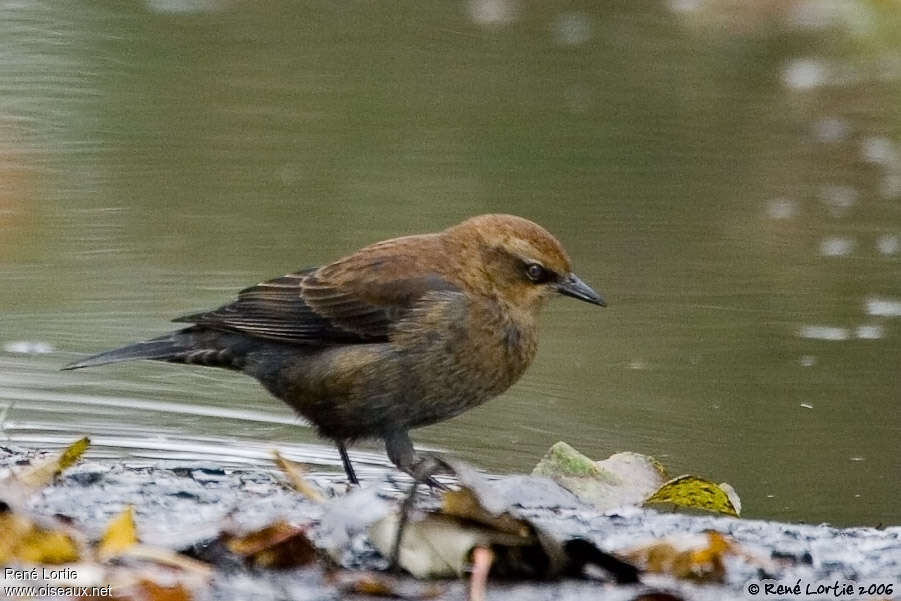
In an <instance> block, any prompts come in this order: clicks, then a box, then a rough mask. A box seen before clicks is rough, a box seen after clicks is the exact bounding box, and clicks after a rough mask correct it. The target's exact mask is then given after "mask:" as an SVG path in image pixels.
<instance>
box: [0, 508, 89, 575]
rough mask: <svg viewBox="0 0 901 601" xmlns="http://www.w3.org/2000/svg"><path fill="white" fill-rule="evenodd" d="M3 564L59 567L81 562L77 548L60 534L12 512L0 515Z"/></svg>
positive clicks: (0, 553) (66, 536)
mask: <svg viewBox="0 0 901 601" xmlns="http://www.w3.org/2000/svg"><path fill="white" fill-rule="evenodd" d="M0 532H2V533H3V536H2V537H0V564H6V563H9V562H11V561H12V560H18V561H25V562H30V563H47V564H59V563H68V562H71V561H78V558H79V553H78V546H77V545H76V544H75V541H74V540H72V538H71V537H70V536H69V535H68V534H66V533H65V532H62V531H60V530H47V529H45V528H41V527H39V526H37V525H36V524H35V523H34V522H32V521H31V520H29V519H28V518H25V517H22V516H19V515H16V514H14V513H12V512H6V513H2V514H0Z"/></svg>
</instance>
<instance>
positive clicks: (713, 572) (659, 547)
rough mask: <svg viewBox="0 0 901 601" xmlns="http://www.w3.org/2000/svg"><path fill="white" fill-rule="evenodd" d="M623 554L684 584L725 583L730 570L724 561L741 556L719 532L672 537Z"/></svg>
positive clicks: (650, 569)
mask: <svg viewBox="0 0 901 601" xmlns="http://www.w3.org/2000/svg"><path fill="white" fill-rule="evenodd" d="M622 554H623V555H624V556H625V557H626V558H628V559H630V560H632V561H633V562H635V563H636V564H638V565H640V566H642V567H643V568H644V569H645V570H647V571H648V572H654V573H660V574H669V575H670V576H673V577H675V578H679V579H682V580H694V581H697V582H722V581H723V577H724V576H725V573H726V569H725V567H724V564H723V558H724V557H725V556H726V555H730V554H733V555H738V554H740V553H739V552H738V551H737V547H736V546H735V545H734V543H732V542H731V541H730V540H729V539H728V538H726V537H725V536H723V535H722V534H720V533H719V532H712V531H711V532H707V533H705V535H704V538H699V537H697V536H694V535H690V536H685V537H681V538H678V537H671V538H670V539H665V540H661V541H656V542H653V543H650V544H647V545H641V546H639V547H634V548H632V549H627V550H625V551H623V552H622Z"/></svg>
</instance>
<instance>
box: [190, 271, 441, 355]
mask: <svg viewBox="0 0 901 601" xmlns="http://www.w3.org/2000/svg"><path fill="white" fill-rule="evenodd" d="M384 261H385V259H384V258H381V259H380V264H382V263H384ZM333 265H335V264H333ZM366 267H367V266H365V265H358V266H357V270H356V273H357V274H358V277H354V278H348V277H346V270H345V269H337V270H336V269H334V268H333V266H327V267H325V268H321V269H316V268H313V269H307V270H304V271H299V272H297V273H291V274H288V275H285V276H282V277H280V278H275V279H273V280H269V281H266V282H262V283H260V284H257V285H256V286H251V287H250V288H246V289H245V290H242V291H241V292H240V293H239V295H238V298H237V300H235V301H234V302H232V303H230V304H228V305H225V306H223V307H220V308H218V309H215V310H213V311H207V312H204V313H197V314H194V315H187V316H184V317H180V318H178V319H176V320H175V321H179V322H189V323H195V324H198V325H202V326H206V327H210V328H214V329H221V330H228V331H236V332H241V333H243V334H247V335H250V336H256V337H260V338H266V339H270V340H276V341H279V342H286V343H291V344H302V345H313V346H319V345H327V344H348V343H363V342H384V341H387V339H388V335H389V333H390V330H391V327H392V326H393V325H394V324H395V323H397V321H399V320H400V319H401V318H402V317H403V316H404V315H405V314H406V312H407V311H408V310H409V308H410V307H411V306H412V305H413V304H414V303H415V302H416V301H417V300H418V299H419V298H420V297H421V296H422V295H424V294H425V293H427V292H429V291H432V290H446V289H453V286H451V285H450V284H448V283H447V282H446V281H445V280H443V279H441V278H440V277H438V276H436V275H432V274H427V273H426V274H423V273H412V274H407V275H405V276H403V277H389V278H386V277H384V275H383V273H381V270H379V269H375V268H373V269H371V270H370V269H367V268H366ZM369 267H371V266H369ZM390 271H393V272H395V273H397V271H401V272H403V270H393V269H392V270H390ZM361 274H362V275H361ZM377 276H378V277H377Z"/></svg>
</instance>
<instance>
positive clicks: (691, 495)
mask: <svg viewBox="0 0 901 601" xmlns="http://www.w3.org/2000/svg"><path fill="white" fill-rule="evenodd" d="M651 503H672V504H673V505H678V506H679V507H687V508H691V509H703V510H706V511H714V512H717V513H724V514H726V515H731V516H734V517H738V514H739V511H741V503H740V502H739V500H738V495H736V494H735V491H734V490H732V487H731V486H729V485H728V484H715V483H713V482H711V481H710V480H705V479H703V478H698V477H697V476H690V475H688V476H679V477H678V478H673V479H672V480H670V481H669V482H666V483H665V484H664V485H663V486H661V487H660V488H658V489H657V491H656V492H655V493H654V494H652V495H651V496H650V497H648V498H647V499H645V504H646V505H647V504H651Z"/></svg>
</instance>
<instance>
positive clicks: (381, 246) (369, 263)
mask: <svg viewBox="0 0 901 601" xmlns="http://www.w3.org/2000/svg"><path fill="white" fill-rule="evenodd" d="M558 295H564V296H569V297H573V298H576V299H579V300H582V301H585V302H588V303H591V304H594V305H598V306H601V307H605V306H606V303H605V301H604V299H603V298H602V297H601V296H600V295H599V294H598V293H597V292H595V291H594V290H593V289H592V288H591V287H590V286H589V285H588V284H586V283H585V282H583V281H582V280H581V279H580V278H579V277H578V276H576V275H575V274H574V273H573V271H572V264H571V261H570V258H569V255H568V254H567V253H566V250H565V249H564V248H563V246H562V245H561V243H560V242H559V241H558V240H557V238H555V237H554V236H553V235H552V234H551V233H550V232H548V231H547V230H546V229H544V228H543V227H541V226H540V225H538V224H536V223H534V222H532V221H530V220H528V219H525V218H522V217H517V216H514V215H504V214H487V215H479V216H476V217H471V218H469V219H466V220H465V221H463V222H462V223H459V224H456V225H454V226H451V227H449V228H447V229H445V230H443V231H441V232H437V233H429V234H418V235H408V236H403V237H399V238H393V239H390V240H385V241H382V242H377V243H374V244H371V245H369V246H366V247H364V248H362V249H360V250H358V251H356V252H354V253H353V254H350V255H348V256H345V257H343V258H341V259H338V260H337V261H334V262H333V263H329V264H327V265H323V266H320V267H311V268H307V269H303V270H301V271H297V272H293V273H289V274H287V275H284V276H282V277H277V278H275V279H271V280H268V281H263V282H261V283H259V284H256V285H255V286H251V287H249V288H245V289H244V290H241V291H240V292H239V293H238V295H237V299H235V300H234V301H232V302H230V303H228V304H226V305H223V306H221V307H219V308H217V309H213V310H210V311H204V312H200V313H193V314H190V315H185V316H183V317H179V318H177V319H174V320H173V321H174V322H179V323H185V324H188V325H186V327H183V328H182V329H179V330H177V331H174V332H171V333H169V334H166V335H163V336H160V337H158V338H153V339H150V340H146V341H143V342H137V343H134V344H129V345H127V346H123V347H120V348H116V349H113V350H109V351H106V352H102V353H99V354H96V355H93V356H90V357H87V358H84V359H81V360H78V361H75V362H73V363H70V364H68V365H66V366H65V367H63V368H62V369H80V368H84V367H92V366H97V365H103V364H107V363H116V362H120V361H130V360H135V359H150V360H155V361H166V362H170V363H182V364H190V365H198V366H209V367H218V368H225V369H229V370H235V371H240V372H243V373H245V374H247V375H249V376H251V377H253V378H256V379H257V380H258V381H259V382H260V383H261V384H262V385H263V387H265V388H266V390H268V391H269V393H271V394H272V395H273V396H275V397H276V398H278V399H281V400H282V401H284V402H285V403H287V404H288V405H289V406H290V407H292V408H293V409H294V410H295V411H296V412H297V413H298V414H299V415H300V416H301V417H303V418H305V419H306V420H307V421H308V422H309V423H310V424H312V425H313V426H314V427H315V428H316V430H317V432H318V434H319V435H320V436H321V437H323V438H325V439H329V440H331V441H332V442H333V443H334V444H335V446H336V447H337V449H338V452H339V454H340V456H341V461H342V464H343V467H344V470H345V473H346V475H347V478H348V481H349V482H350V483H351V484H358V483H359V480H358V478H357V476H356V473H355V471H354V469H353V466H352V464H351V462H350V458H349V455H348V453H347V447H348V446H350V445H352V444H353V443H355V442H357V441H360V440H366V439H381V440H382V441H384V444H385V450H386V453H387V456H388V458H389V459H390V460H391V462H392V463H393V464H394V465H395V466H396V467H397V468H398V469H400V470H401V471H403V472H406V473H408V474H411V475H414V477H416V475H417V474H418V473H420V471H418V468H419V467H421V466H422V464H423V461H424V459H425V455H426V454H422V453H417V452H416V451H415V450H414V447H413V444H412V441H411V440H410V436H409V431H410V430H411V429H414V428H418V427H421V426H426V425H430V424H434V423H437V422H441V421H444V420H447V419H449V418H452V417H454V416H456V415H459V414H460V413H463V412H464V411H467V410H468V409H471V408H473V407H476V406H478V405H481V404H482V403H484V402H485V401H487V400H489V399H491V398H493V397H496V396H498V395H499V394H501V393H502V392H504V391H505V390H507V389H508V388H509V387H510V386H511V385H512V384H513V383H514V382H516V381H517V380H518V379H519V377H520V376H521V375H522V374H523V373H524V372H525V371H526V369H527V368H528V367H529V365H530V364H531V363H532V360H533V358H534V357H535V354H536V350H537V345H538V328H537V326H538V323H537V318H538V315H539V312H540V310H541V309H542V307H543V306H544V305H545V304H546V302H547V301H548V300H549V299H550V298H551V297H553V296H558Z"/></svg>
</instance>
